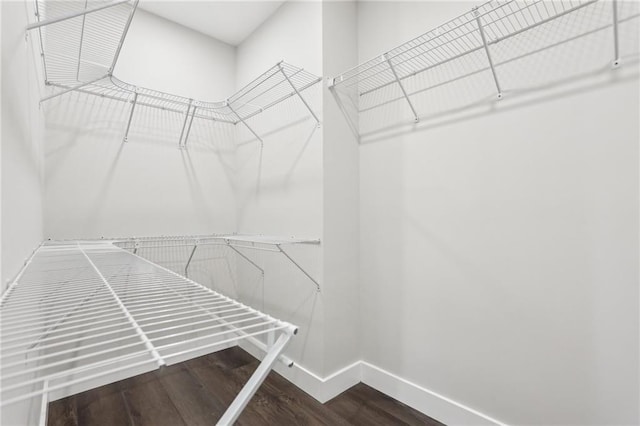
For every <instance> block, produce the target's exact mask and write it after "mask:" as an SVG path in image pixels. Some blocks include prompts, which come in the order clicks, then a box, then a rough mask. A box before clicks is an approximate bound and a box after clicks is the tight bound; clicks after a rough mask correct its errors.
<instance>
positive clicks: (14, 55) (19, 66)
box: [0, 2, 43, 425]
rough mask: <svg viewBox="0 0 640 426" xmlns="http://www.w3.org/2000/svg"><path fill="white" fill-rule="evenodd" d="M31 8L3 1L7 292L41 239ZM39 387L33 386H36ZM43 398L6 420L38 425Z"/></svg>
mask: <svg viewBox="0 0 640 426" xmlns="http://www.w3.org/2000/svg"><path fill="white" fill-rule="evenodd" d="M32 13H33V11H32V10H31V7H30V5H28V4H27V3H24V2H2V4H1V5H0V21H1V24H0V28H1V35H0V38H1V40H2V65H1V72H0V76H1V82H2V87H1V93H2V106H1V116H2V126H1V127H2V143H1V146H0V152H1V160H2V163H1V164H2V166H1V170H2V173H1V178H0V181H1V184H2V185H1V197H0V198H1V202H0V204H1V206H2V210H1V223H0V229H1V237H0V239H1V241H2V244H1V245H2V249H1V252H2V260H1V262H0V270H1V271H2V272H1V274H0V275H1V284H0V291H2V292H4V291H5V289H6V285H7V284H8V282H9V281H10V280H11V279H13V278H14V277H15V276H16V274H17V273H18V271H19V270H20V268H21V267H22V265H23V263H24V261H25V260H26V259H27V258H28V256H29V255H30V254H31V253H32V251H33V249H34V248H35V247H36V246H37V245H38V244H39V243H40V242H41V241H42V177H43V169H42V168H43V164H42V123H43V117H42V115H41V113H40V111H39V110H38V101H39V99H40V94H39V89H40V87H41V84H40V81H41V80H40V76H38V75H37V72H36V70H37V69H38V68H37V65H39V64H38V63H37V62H36V61H37V60H39V56H38V54H37V52H36V51H35V50H34V49H33V44H32V39H31V38H29V39H28V40H25V26H26V25H27V22H28V19H29V17H30V16H32ZM34 390H35V389H34ZM39 405H40V401H39V398H33V400H32V401H26V402H23V403H19V404H13V405H11V406H7V407H4V408H3V409H2V410H0V411H1V413H2V416H1V418H0V423H2V424H25V425H27V424H29V425H31V424H37V422H38V420H39V414H40V410H39V408H40V407H39Z"/></svg>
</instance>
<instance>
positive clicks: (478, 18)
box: [473, 7, 502, 99]
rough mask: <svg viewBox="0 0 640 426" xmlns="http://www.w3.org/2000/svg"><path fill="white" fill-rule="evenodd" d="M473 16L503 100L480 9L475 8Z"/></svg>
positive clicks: (500, 97) (499, 97)
mask: <svg viewBox="0 0 640 426" xmlns="http://www.w3.org/2000/svg"><path fill="white" fill-rule="evenodd" d="M473 14H474V15H475V17H476V23H477V24H478V31H480V38H482V45H483V46H484V52H485V53H486V54H487V59H488V60H489V67H490V68H491V75H493V81H494V82H495V84H496V89H497V90H498V99H502V90H501V89H500V83H499V82H498V75H497V74H496V68H495V66H494V65H493V59H492V58H491V52H490V51H489V45H488V44H487V37H486V35H485V34H484V28H482V22H480V12H478V8H477V7H474V8H473Z"/></svg>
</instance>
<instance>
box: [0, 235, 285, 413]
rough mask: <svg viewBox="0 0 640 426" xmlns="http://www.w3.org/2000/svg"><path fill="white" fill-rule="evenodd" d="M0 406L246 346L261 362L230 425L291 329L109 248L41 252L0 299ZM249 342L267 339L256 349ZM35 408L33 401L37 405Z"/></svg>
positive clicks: (66, 245) (44, 248) (47, 247)
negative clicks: (261, 354)
mask: <svg viewBox="0 0 640 426" xmlns="http://www.w3.org/2000/svg"><path fill="white" fill-rule="evenodd" d="M0 315H1V318H2V324H1V328H0V333H1V334H0V338H1V340H2V350H1V354H0V360H1V369H2V378H1V383H2V389H1V398H0V406H1V407H2V408H3V409H7V408H9V407H10V406H11V405H12V404H19V403H22V402H25V401H27V402H28V401H33V400H34V399H38V398H40V399H38V401H41V403H42V414H41V416H42V417H41V424H44V423H42V422H43V419H46V406H47V403H48V401H49V400H53V399H59V398H62V397H64V396H68V395H70V394H74V393H77V392H80V391H83V390H87V389H90V388H93V387H97V386H101V385H104V384H106V383H110V382H112V381H114V378H116V379H117V380H119V379H123V378H126V377H131V376H133V375H137V374H141V373H143V372H146V371H151V370H154V369H157V368H161V367H162V366H164V365H171V364H174V363H177V362H181V361H184V360H187V359H191V358H194V357H197V356H201V355H204V354H207V353H211V352H215V351H217V350H220V349H224V348H227V347H229V346H232V345H235V344H237V342H239V341H241V340H242V341H247V342H249V343H251V344H253V345H255V346H257V347H258V348H259V349H262V350H263V351H264V352H265V353H266V355H265V357H264V359H263V361H262V363H261V364H260V366H259V367H258V368H257V369H256V371H255V372H254V374H253V375H252V376H251V378H250V379H249V381H248V382H247V384H246V385H245V387H244V388H243V389H242V390H241V391H240V393H239V394H238V396H237V397H236V399H235V400H234V401H233V403H232V404H231V405H230V406H229V408H228V409H227V411H226V412H225V414H224V415H223V417H222V418H221V419H220V420H219V423H218V424H222V425H228V424H231V423H233V422H234V421H235V419H237V417H238V416H239V415H240V413H241V412H242V409H243V408H244V407H245V406H246V404H247V403H248V401H249V399H250V398H251V397H252V396H253V394H254V393H255V391H256V390H257V388H258V387H259V386H260V384H261V383H262V381H263V380H264V379H265V378H266V375H267V374H268V373H269V371H270V369H271V367H272V366H273V364H274V363H275V362H276V361H280V362H283V363H285V364H286V365H289V366H291V365H292V361H291V360H290V359H288V358H286V357H285V356H283V355H282V351H283V350H284V348H285V347H286V345H287V343H288V342H289V340H290V339H291V337H292V336H293V335H294V334H295V333H296V331H297V328H296V327H295V326H293V325H291V324H289V323H287V322H284V321H280V320H277V319H275V318H272V317H271V316H269V315H267V314H264V313H262V312H259V311H257V310H255V309H252V308H251V307H249V306H246V305H244V304H242V303H239V302H237V301H235V300H232V299H230V298H228V297H226V296H224V295H222V294H220V293H217V292H215V291H213V290H211V289H209V288H207V287H204V286H202V285H200V284H198V283H196V282H194V281H191V280H189V279H188V278H185V277H183V276H180V275H179V274H177V273H175V272H172V271H170V270H168V269H166V268H164V267H162V266H159V265H157V264H154V263H152V262H150V261H149V260H146V259H144V258H142V257H139V256H137V255H136V254H133V253H131V252H129V251H127V250H124V249H122V248H119V247H116V246H115V245H113V244H112V242H110V241H84V242H57V243H46V244H43V245H41V246H40V247H39V248H38V249H37V250H36V251H35V252H34V254H33V255H32V257H31V258H30V259H29V260H28V261H27V263H26V265H25V267H24V268H23V270H22V271H21V272H20V274H19V275H18V277H17V278H16V280H14V282H13V283H12V284H11V285H10V287H9V288H8V289H7V291H6V292H5V293H4V294H3V295H2V299H1V302H0ZM256 336H266V341H267V343H266V344H265V343H262V342H261V341H260V340H258V339H257V338H256ZM36 403H37V402H36Z"/></svg>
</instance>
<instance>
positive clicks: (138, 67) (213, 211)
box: [45, 10, 236, 238]
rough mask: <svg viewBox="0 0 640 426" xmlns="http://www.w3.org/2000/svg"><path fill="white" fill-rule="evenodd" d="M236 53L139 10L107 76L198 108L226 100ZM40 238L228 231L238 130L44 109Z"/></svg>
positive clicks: (82, 99)
mask: <svg viewBox="0 0 640 426" xmlns="http://www.w3.org/2000/svg"><path fill="white" fill-rule="evenodd" d="M234 55H235V49H234V48H233V47H231V46H229V45H226V44H224V43H222V42H219V41H216V40H214V39H212V38H210V37H207V36H205V35H203V34H201V33H198V32H195V31H192V30H189V29H186V28H185V27H182V26H180V25H177V24H174V23H172V22H170V21H167V20H165V19H162V18H160V17H157V16H155V15H153V14H150V13H147V12H145V11H143V10H138V11H137V12H136V15H135V16H134V18H133V21H132V24H131V28H130V31H129V34H128V35H127V38H126V41H125V43H124V47H123V50H122V54H121V56H120V59H119V62H118V65H117V66H116V69H115V71H114V74H115V75H116V76H117V77H118V78H120V79H122V80H124V81H126V82H128V83H131V84H136V85H139V86H142V87H149V88H152V89H157V90H166V91H167V92H169V93H174V94H178V95H182V96H187V97H193V98H196V99H199V100H212V101H217V100H220V99H223V98H225V97H226V96H229V95H230V94H231V93H232V91H233V87H234V84H235V64H234ZM45 108H46V113H47V133H46V139H47V143H46V147H45V149H46V151H45V162H46V177H45V183H46V186H45V236H46V237H49V238H96V237H100V236H143V235H167V234H174V235H175V234H203V233H212V232H229V231H232V230H234V229H235V223H236V219H235V212H236V210H235V197H234V193H233V189H232V183H233V176H232V174H233V171H232V167H233V161H232V159H233V156H234V138H235V128H234V127H233V126H230V125H224V124H214V123H213V122H210V121H204V120H198V119H196V120H195V121H194V122H193V128H192V130H191V133H190V136H189V142H188V147H189V148H188V149H187V150H179V149H178V139H179V137H180V132H181V128H182V125H183V120H184V118H183V116H181V115H179V114H176V113H172V112H164V111H160V110H157V109H150V108H146V107H143V106H141V105H138V106H137V107H136V110H135V113H134V116H133V121H132V125H131V130H130V132H129V138H128V139H129V142H127V143H123V142H122V138H123V136H124V132H125V127H126V123H127V119H128V115H129V106H128V105H126V104H123V103H120V102H118V101H114V100H109V99H106V98H97V97H94V96H90V95H85V94H81V93H71V94H68V95H64V96H62V97H60V98H56V99H54V100H52V101H49V102H48V103H47V105H46V107H45Z"/></svg>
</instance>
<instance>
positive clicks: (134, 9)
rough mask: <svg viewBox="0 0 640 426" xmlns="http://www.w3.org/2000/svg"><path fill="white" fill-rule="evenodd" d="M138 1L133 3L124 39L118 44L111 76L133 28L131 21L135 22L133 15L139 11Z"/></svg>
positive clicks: (123, 33)
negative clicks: (130, 29)
mask: <svg viewBox="0 0 640 426" xmlns="http://www.w3.org/2000/svg"><path fill="white" fill-rule="evenodd" d="M138 1H139V0H135V1H134V2H133V7H132V9H131V13H130V14H129V20H127V24H126V25H125V26H124V31H122V37H120V42H119V43H118V49H117V50H116V53H115V54H114V55H113V62H112V63H111V67H110V68H109V75H111V74H112V73H113V69H114V68H115V67H116V62H118V58H119V57H120V51H121V50H122V45H123V44H124V39H125V37H126V36H127V33H128V32H129V27H130V26H131V21H132V20H133V15H134V14H135V13H136V10H137V9H138Z"/></svg>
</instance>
